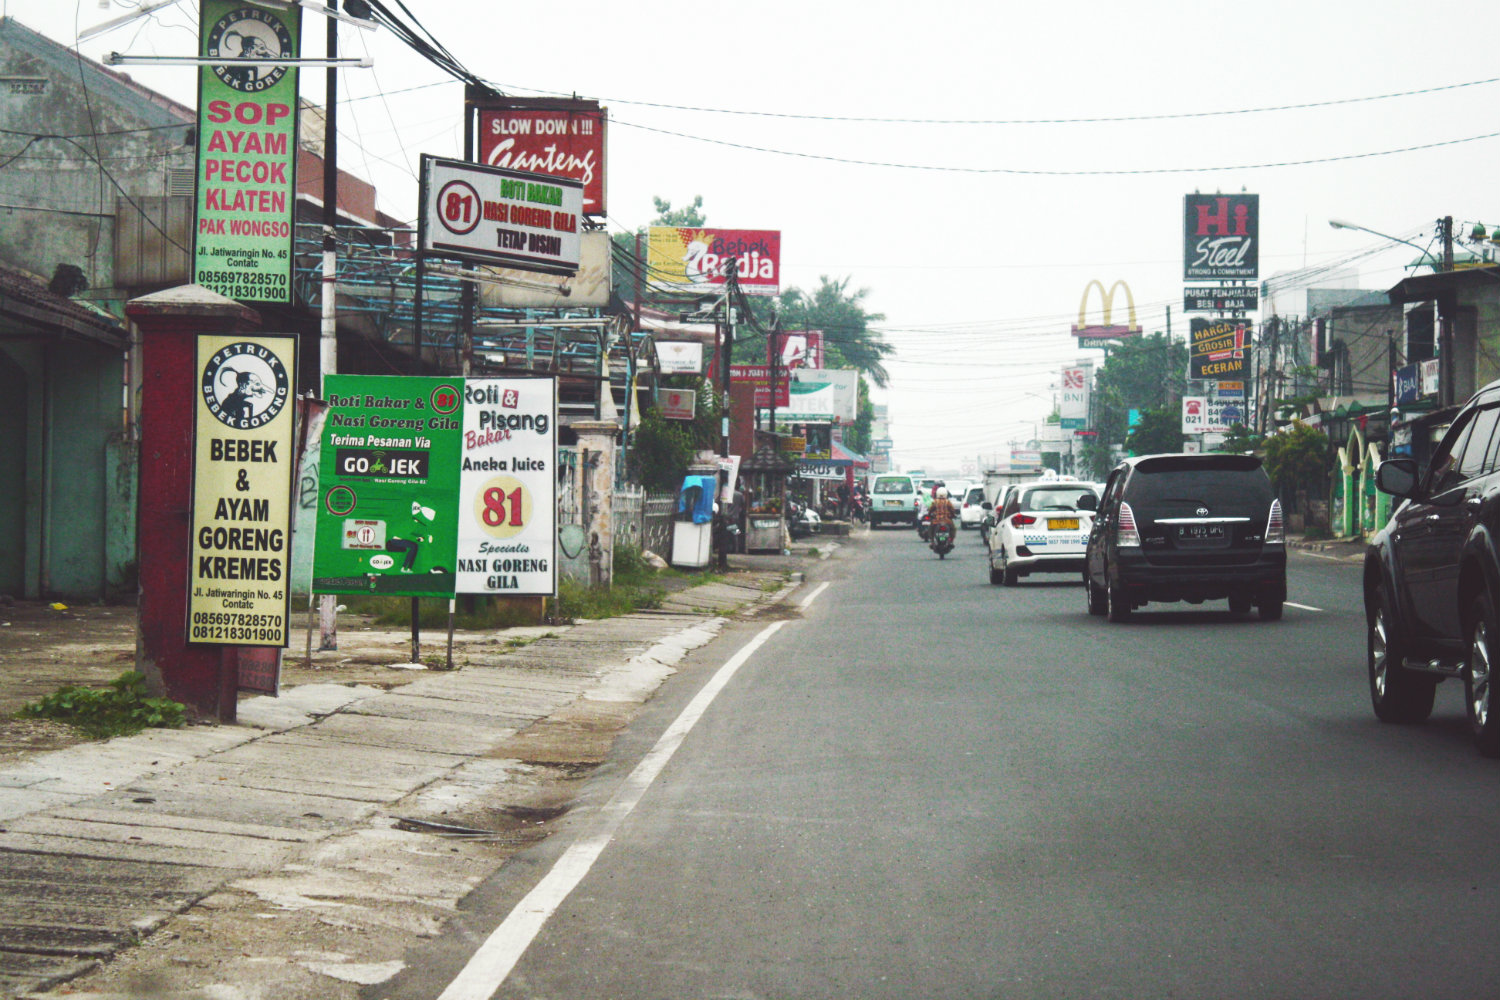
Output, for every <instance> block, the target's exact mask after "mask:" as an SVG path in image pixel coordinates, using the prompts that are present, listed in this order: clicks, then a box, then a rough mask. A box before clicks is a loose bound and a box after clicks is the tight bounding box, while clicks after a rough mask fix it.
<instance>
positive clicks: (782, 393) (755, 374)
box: [729, 365, 792, 409]
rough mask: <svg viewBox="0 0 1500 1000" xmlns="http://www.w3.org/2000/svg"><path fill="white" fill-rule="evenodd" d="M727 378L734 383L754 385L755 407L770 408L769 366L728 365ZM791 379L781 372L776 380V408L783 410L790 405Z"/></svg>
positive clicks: (787, 374)
mask: <svg viewBox="0 0 1500 1000" xmlns="http://www.w3.org/2000/svg"><path fill="white" fill-rule="evenodd" d="M729 378H730V380H731V381H734V382H752V383H754V385H755V405H756V407H757V408H758V409H768V408H770V406H771V366H770V365H730V366H729ZM791 382H792V380H791V377H790V375H789V373H787V372H785V371H781V372H778V373H777V378H776V404H775V405H776V406H778V407H781V408H783V409H785V408H786V407H787V406H790V405H791V388H790V387H791Z"/></svg>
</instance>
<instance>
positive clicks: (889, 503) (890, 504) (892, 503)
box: [885, 500, 905, 507]
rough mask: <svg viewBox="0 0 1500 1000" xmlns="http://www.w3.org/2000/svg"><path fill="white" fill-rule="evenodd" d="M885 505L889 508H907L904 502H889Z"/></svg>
mask: <svg viewBox="0 0 1500 1000" xmlns="http://www.w3.org/2000/svg"><path fill="white" fill-rule="evenodd" d="M885 505H886V506H887V507H904V506H905V504H904V503H902V501H900V500H887V501H886V502H885Z"/></svg>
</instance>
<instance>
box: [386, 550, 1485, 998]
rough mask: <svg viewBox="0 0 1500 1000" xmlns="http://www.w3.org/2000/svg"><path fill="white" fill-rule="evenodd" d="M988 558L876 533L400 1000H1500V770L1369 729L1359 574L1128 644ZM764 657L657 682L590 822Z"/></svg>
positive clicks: (1053, 583) (1117, 628)
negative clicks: (1009, 577) (1280, 607)
mask: <svg viewBox="0 0 1500 1000" xmlns="http://www.w3.org/2000/svg"><path fill="white" fill-rule="evenodd" d="M982 553H983V548H982V546H981V545H980V544H979V543H978V541H977V538H976V536H975V535H974V534H973V533H964V534H963V535H962V536H961V537H960V539H959V545H958V548H957V551H956V552H955V553H953V554H952V555H950V556H949V557H948V558H947V559H946V560H944V561H941V562H940V561H939V560H938V559H936V557H934V556H932V555H931V554H930V553H929V552H928V550H927V549H926V547H925V546H922V545H920V544H919V543H917V542H916V541H915V539H914V536H913V533H912V532H910V531H909V530H901V531H896V530H883V531H879V532H875V533H873V534H872V535H870V536H868V537H866V538H864V539H860V540H856V541H855V542H854V544H852V545H850V546H847V547H846V548H845V549H844V550H842V551H841V552H840V558H838V559H835V560H831V561H829V562H827V563H824V564H822V566H821V572H822V574H823V575H824V576H825V577H826V578H827V579H828V581H829V582H830V586H829V587H828V588H827V589H826V590H824V591H822V592H821V594H819V596H818V597H817V598H816V599H815V600H814V601H813V603H812V604H811V605H810V606H809V607H808V608H807V610H806V612H805V615H804V616H802V617H801V618H800V619H799V620H793V621H789V622H787V623H785V624H784V625H783V626H781V627H780V628H779V629H777V630H776V631H774V632H773V633H772V634H770V635H769V636H768V637H764V638H763V640H762V641H763V642H764V645H762V646H760V647H759V648H757V649H755V650H754V651H753V652H752V653H751V654H750V655H748V656H747V657H743V656H742V657H741V659H742V660H743V665H741V666H739V667H738V671H737V673H734V675H733V676H732V677H730V678H729V679H728V680H727V682H725V683H724V684H723V687H722V690H721V691H720V692H719V693H718V695H717V697H716V699H715V700H714V701H713V702H712V703H711V704H709V705H707V707H706V708H703V709H702V711H701V717H700V718H699V719H698V721H697V723H696V726H694V728H692V729H691V731H689V732H687V733H686V735H685V736H684V737H683V738H682V739H681V743H680V747H678V748H677V749H676V752H675V755H673V756H672V757H671V758H670V760H667V761H666V762H665V763H664V765H662V766H661V769H660V771H659V773H658V774H655V775H654V776H650V780H649V783H647V784H642V785H641V787H639V788H638V789H636V792H635V793H634V795H633V801H626V802H624V803H623V804H622V803H621V800H620V799H619V798H616V799H615V800H613V801H614V802H615V807H614V811H613V813H611V811H610V810H609V809H606V810H603V811H601V810H598V809H588V808H585V809H580V810H578V811H577V812H576V814H575V817H574V824H573V825H572V826H571V827H570V828H569V829H567V830H566V831H564V833H563V835H561V836H557V837H553V838H550V839H549V840H548V841H547V842H546V845H544V846H543V847H540V848H538V849H537V850H535V851H534V852H532V853H530V854H528V855H523V856H522V857H520V858H518V859H516V861H514V862H513V863H512V864H511V865H510V866H508V867H507V869H506V871H505V872H503V873H502V874H501V876H500V877H498V878H497V879H495V880H493V881H492V882H491V883H490V884H488V885H486V886H485V887H484V889H482V890H481V891H480V892H478V893H476V894H475V895H474V896H473V897H472V898H471V900H470V905H469V908H468V909H467V910H466V911H465V912H464V914H463V915H462V918H461V920H460V921H459V924H460V927H461V928H462V931H461V932H460V933H455V934H452V935H449V936H447V937H445V938H444V939H443V940H441V941H438V942H434V943H433V944H432V945H431V946H430V947H427V948H424V949H423V950H422V951H421V952H419V953H416V954H413V955H412V956H410V961H411V963H412V965H413V968H412V969H411V970H410V971H409V972H408V973H406V974H404V975H403V976H402V977H401V978H400V979H398V980H397V981H394V982H392V983H387V984H385V985H384V986H382V987H380V988H379V990H378V993H379V995H380V996H381V997H387V998H390V1000H404V998H408V997H410V998H415V997H433V996H437V995H439V994H440V993H443V990H444V989H445V988H446V989H447V990H448V992H447V993H446V994H443V995H444V996H445V997H446V998H448V1000H468V998H470V997H474V998H480V997H487V996H490V995H494V996H496V997H503V998H519V997H528V998H535V997H549V998H558V1000H564V998H566V1000H576V998H602V997H620V998H647V997H652V998H655V997H672V998H679V997H680V998H686V997H736V998H740V997H745V998H749V997H767V998H790V997H830V998H833V997H837V998H847V997H862V998H875V997H890V998H903V1000H906V998H913V997H922V998H934V997H1006V998H1011V997H1016V998H1030V997H1036V998H1048V1000H1057V998H1064V997H1120V998H1130V1000H1139V998H1142V997H1205V998H1207V997H1214V998H1224V997H1235V998H1250V997H1288V998H1291V997H1295V998H1299V1000H1300V998H1308V997H1318V998H1325V997H1358V998H1362V1000H1369V998H1379V997H1392V998H1396V997H1399V998H1403V1000H1405V998H1410V997H1413V996H1424V997H1479V996H1494V995H1496V989H1497V986H1496V984H1497V982H1500V789H1497V786H1500V764H1497V763H1496V762H1491V761H1486V760H1482V759H1480V758H1479V757H1477V755H1475V754H1474V752H1473V751H1472V750H1471V749H1470V746H1469V744H1468V740H1467V734H1466V732H1465V730H1464V725H1463V714H1462V702H1461V692H1460V691H1459V690H1458V689H1457V688H1456V687H1455V686H1454V685H1453V684H1447V685H1444V687H1442V688H1440V689H1439V695H1438V707H1437V711H1436V712H1435V714H1434V718H1433V720H1432V721H1431V722H1430V723H1428V724H1427V725H1425V726H1421V727H1414V728H1409V729H1403V728H1395V727H1390V726H1384V725H1381V724H1379V723H1377V722H1376V721H1375V720H1374V718H1373V715H1372V714H1371V711H1370V708H1369V702H1368V697H1367V694H1366V691H1365V681H1364V662H1363V656H1364V653H1363V643H1364V632H1363V628H1364V626H1363V620H1362V615H1361V612H1360V604H1359V593H1358V577H1359V573H1358V567H1357V565H1355V564H1353V563H1347V562H1335V561H1330V560H1325V559H1319V558H1317V557H1315V556H1311V555H1307V554H1301V553H1294V555H1293V558H1292V566H1291V570H1290V580H1289V600H1290V601H1291V602H1294V603H1295V604H1297V605H1304V606H1305V607H1295V606H1289V607H1288V608H1287V611H1286V617H1285V619H1284V620H1283V621H1281V622H1275V623H1262V622H1260V621H1259V620H1258V619H1257V618H1255V617H1254V616H1253V615H1243V616H1240V615H1231V614H1230V613H1229V612H1228V611H1227V610H1226V608H1225V605H1224V604H1223V603H1222V602H1216V603H1214V604H1211V605H1203V606H1199V607H1192V606H1189V605H1152V606H1149V607H1148V608H1146V609H1143V610H1141V611H1139V612H1137V614H1136V615H1135V617H1134V618H1133V620H1132V621H1131V622H1129V623H1126V624H1122V625H1111V624H1108V623H1106V622H1105V621H1104V620H1103V619H1100V618H1092V617H1090V616H1088V615H1087V614H1086V613H1085V610H1084V598H1083V593H1082V588H1081V586H1080V585H1079V584H1078V583H1077V582H1076V580H1075V579H1074V578H1072V577H1071V576H1070V577H1068V578H1067V579H1062V578H1053V577H1044V576H1034V577H1032V578H1030V579H1029V580H1026V581H1023V582H1022V584H1021V585H1020V586H1019V587H1015V588H1003V587H996V586H991V585H990V584H989V583H988V582H987V573H986V568H985V563H984V559H983V555H982ZM814 582H816V581H814ZM807 589H808V590H812V587H811V586H810V587H809V588H807ZM763 627H764V626H761V625H756V626H754V627H753V628H749V629H747V630H745V631H743V632H737V633H732V634H731V635H730V636H729V637H728V638H727V639H726V641H721V642H719V643H715V644H714V645H713V646H711V647H709V649H708V650H706V651H704V654H703V655H701V656H700V657H699V660H698V661H697V662H696V663H695V665H694V667H693V668H692V669H690V670H686V671H684V673H683V675H682V676H681V677H679V678H674V679H673V682H671V683H669V685H668V686H667V688H668V692H669V693H667V694H664V695H663V697H662V699H661V703H660V704H659V705H656V706H653V710H652V711H651V712H649V713H647V714H646V715H643V716H642V718H641V720H640V724H639V726H638V728H637V729H635V730H632V733H631V736H630V738H629V739H627V740H624V741H622V744H621V746H620V747H619V748H618V749H619V753H620V759H619V760H618V761H616V762H615V764H614V766H613V767H612V768H611V769H606V773H604V774H602V775H601V776H600V778H599V779H598V781H599V784H598V785H597V786H594V787H593V788H592V790H591V794H592V795H593V796H594V799H595V801H594V802H593V804H594V805H598V804H599V803H600V802H602V801H603V799H604V798H605V797H606V796H608V795H611V794H615V793H616V792H617V791H618V790H620V789H622V788H627V787H628V786H630V784H631V782H629V781H623V783H622V779H623V778H624V775H625V774H626V773H627V772H628V771H629V769H630V768H631V767H633V766H635V761H636V760H637V759H639V758H641V757H642V756H643V755H644V754H645V751H646V749H647V748H649V747H651V746H652V745H653V743H654V742H655V741H656V740H657V739H658V737H659V736H660V735H661V734H662V732H663V731H664V730H666V727H667V723H668V722H670V721H671V719H672V718H673V717H674V716H675V715H676V714H677V713H678V712H679V711H680V710H682V709H683V707H684V706H685V705H687V704H688V699H689V698H690V697H691V696H693V695H694V694H695V693H697V692H698V691H700V690H702V689H703V688H704V685H705V684H711V683H712V682H711V681H709V678H711V677H714V676H715V673H714V671H715V670H716V669H718V667H719V666H720V665H721V663H722V662H723V661H725V660H726V659H728V658H729V656H730V654H731V653H732V652H733V651H734V647H736V646H738V645H742V644H743V643H744V642H746V641H749V640H750V639H752V637H754V636H755V633H756V630H759V629H761V628H763ZM731 666H733V663H731ZM627 798H631V797H629V796H627ZM622 810H624V811H623V814H622ZM606 816H612V817H613V818H612V819H610V820H609V822H612V823H613V824H614V826H612V827H611V828H610V830H609V831H608V832H610V833H612V835H613V839H612V840H609V841H608V842H607V843H605V842H604V840H603V839H602V838H598V839H596V840H595V842H594V843H595V844H596V850H594V851H593V854H592V857H583V858H582V859H580V856H579V855H578V854H577V852H576V850H574V849H569V850H568V851H567V852H565V851H564V848H568V845H569V844H570V843H572V844H574V845H575V847H576V845H578V844H580V843H584V844H586V843H588V836H589V834H590V832H591V831H597V829H598V826H597V824H598V823H600V822H602V821H604V820H605V817H606ZM559 869H570V870H571V871H572V875H573V877H574V878H575V880H576V881H575V883H574V884H573V885H572V886H571V887H569V886H566V885H565V886H564V888H563V889H562V890H558V889H557V888H556V886H555V885H554V886H553V889H552V890H550V892H543V893H541V894H540V896H539V895H538V893H533V895H532V896H531V897H530V898H529V901H528V904H527V905H526V906H524V907H522V910H526V911H528V912H530V914H531V917H530V918H529V921H528V920H522V919H521V918H520V917H519V916H513V917H512V918H511V919H510V921H508V922H507V923H506V924H505V925H504V926H503V927H502V929H501V931H499V932H498V933H496V932H495V931H496V927H497V925H499V924H500V922H501V921H502V919H504V918H505V917H506V915H507V913H509V912H510V911H511V910H512V908H514V907H515V906H516V904H517V902H518V901H519V900H520V899H521V897H522V895H523V894H524V893H526V892H528V891H530V890H532V889H533V888H534V887H538V886H542V887H543V888H545V885H546V884H549V883H548V880H549V879H555V878H556V874H555V873H556V872H557V871H558V870H559ZM528 923H529V928H528V927H523V926H521V925H525V924H528ZM518 935H520V936H518ZM507 948H508V949H509V951H510V958H509V959H504V960H497V959H496V957H495V956H496V954H497V950H498V952H499V953H503V952H504V951H505V949H507ZM476 954H478V955H480V956H481V958H480V959H479V960H478V961H474V962H473V964H472V965H470V967H469V972H468V973H467V974H465V975H466V976H467V978H462V977H460V969H461V968H463V967H464V965H465V963H470V962H471V961H473V956H474V955H476ZM517 956H519V957H517ZM512 960H513V961H512ZM497 961H498V962H499V964H498V966H497V964H496V963H497ZM486 965H488V967H489V972H488V973H487V975H488V978H486V974H484V969H483V968H479V969H477V970H476V967H484V966H486ZM499 967H503V971H501V972H496V971H494V970H495V969H496V968H499ZM502 975H503V976H504V979H503V982H502V981H500V976H502ZM497 984H498V985H497ZM374 995H375V994H374V993H371V996H372V997H373V996H374Z"/></svg>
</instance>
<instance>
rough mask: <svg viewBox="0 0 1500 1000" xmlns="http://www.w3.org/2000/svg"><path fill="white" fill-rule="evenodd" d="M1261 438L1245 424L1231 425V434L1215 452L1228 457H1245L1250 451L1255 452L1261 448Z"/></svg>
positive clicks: (1227, 435)
mask: <svg viewBox="0 0 1500 1000" xmlns="http://www.w3.org/2000/svg"><path fill="white" fill-rule="evenodd" d="M1260 443H1261V438H1260V435H1258V434H1256V433H1255V432H1254V431H1252V430H1250V428H1248V427H1246V426H1245V425H1244V424H1231V425H1230V427H1229V433H1228V434H1226V435H1225V436H1224V440H1223V441H1220V442H1219V446H1218V447H1217V448H1215V449H1214V451H1218V452H1223V453H1225V454H1227V455H1243V454H1245V453H1246V452H1249V451H1255V450H1256V449H1258V448H1259V447H1260Z"/></svg>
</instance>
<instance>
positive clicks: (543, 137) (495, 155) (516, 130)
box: [479, 97, 609, 215]
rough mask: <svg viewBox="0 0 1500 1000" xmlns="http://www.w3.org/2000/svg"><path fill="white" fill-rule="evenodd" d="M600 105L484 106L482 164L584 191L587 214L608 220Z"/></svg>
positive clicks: (510, 102) (523, 102)
mask: <svg viewBox="0 0 1500 1000" xmlns="http://www.w3.org/2000/svg"><path fill="white" fill-rule="evenodd" d="M608 122H609V111H608V109H606V108H603V107H600V105H599V102H598V101H585V100H573V99H559V98H555V97H538V98H531V97H502V98H499V99H497V100H495V101H488V100H486V101H484V102H482V103H481V104H480V105H479V160H480V162H481V163H484V164H485V165H487V166H491V167H505V168H507V169H510V170H523V171H527V172H529V173H534V174H547V175H549V176H552V177H566V178H569V179H570V180H575V181H578V182H579V183H580V184H582V185H583V209H582V210H583V213H584V214H585V215H604V214H605V213H606V212H607V211H608V206H607V205H606V204H605V149H606V144H605V132H606V126H607V124H608Z"/></svg>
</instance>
